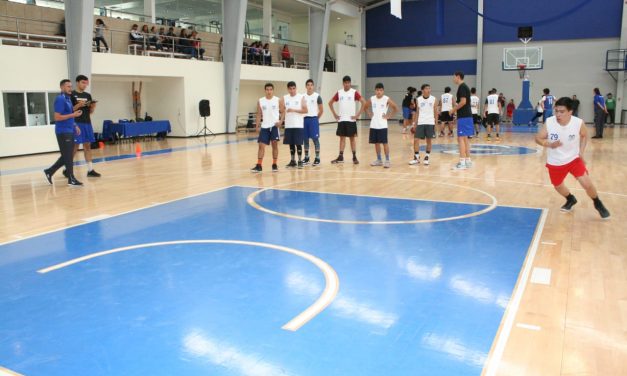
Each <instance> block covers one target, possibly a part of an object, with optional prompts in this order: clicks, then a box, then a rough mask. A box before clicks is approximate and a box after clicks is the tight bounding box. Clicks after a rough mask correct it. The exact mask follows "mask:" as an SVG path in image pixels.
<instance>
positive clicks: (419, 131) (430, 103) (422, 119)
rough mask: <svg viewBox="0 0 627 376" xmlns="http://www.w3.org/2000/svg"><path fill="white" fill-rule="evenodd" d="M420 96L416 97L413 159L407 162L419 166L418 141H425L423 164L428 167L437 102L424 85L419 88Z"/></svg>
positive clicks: (427, 86) (428, 88)
mask: <svg viewBox="0 0 627 376" xmlns="http://www.w3.org/2000/svg"><path fill="white" fill-rule="evenodd" d="M420 91H421V92H422V95H420V96H419V97H418V106H417V109H416V111H417V112H416V116H415V117H414V118H415V119H416V120H415V121H414V123H415V124H416V131H415V133H414V159H412V160H411V161H409V164H410V165H417V164H420V140H424V139H426V140H427V153H426V156H425V159H424V160H423V164H425V165H427V166H428V165H429V157H430V155H431V143H432V140H433V138H434V137H435V119H437V118H438V100H437V98H436V97H434V96H433V95H431V86H430V85H429V84H424V85H422V87H421V88H420Z"/></svg>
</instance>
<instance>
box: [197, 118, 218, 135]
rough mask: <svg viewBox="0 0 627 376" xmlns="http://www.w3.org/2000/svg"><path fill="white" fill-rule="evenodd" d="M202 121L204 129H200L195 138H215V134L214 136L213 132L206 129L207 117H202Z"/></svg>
mask: <svg viewBox="0 0 627 376" xmlns="http://www.w3.org/2000/svg"><path fill="white" fill-rule="evenodd" d="M203 119H204V120H205V126H204V127H202V129H201V130H200V131H199V132H198V133H197V134H196V137H198V136H203V137H207V136H208V135H209V136H213V137H215V136H216V134H215V133H213V132H212V131H211V129H209V128H207V117H206V116H203Z"/></svg>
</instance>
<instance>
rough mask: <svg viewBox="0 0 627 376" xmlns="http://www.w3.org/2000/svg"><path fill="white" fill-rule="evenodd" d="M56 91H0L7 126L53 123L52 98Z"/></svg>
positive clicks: (34, 125)
mask: <svg viewBox="0 0 627 376" xmlns="http://www.w3.org/2000/svg"><path fill="white" fill-rule="evenodd" d="M57 95H58V93H56V92H53V93H46V92H43V91H42V92H29V93H24V92H21V93H2V102H3V107H4V124H5V127H7V128H15V127H38V126H45V125H49V124H54V100H55V99H56V97H57Z"/></svg>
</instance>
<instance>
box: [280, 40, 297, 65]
mask: <svg viewBox="0 0 627 376" xmlns="http://www.w3.org/2000/svg"><path fill="white" fill-rule="evenodd" d="M281 60H283V61H284V64H285V65H286V66H287V67H288V68H289V67H291V66H292V65H294V59H293V58H292V54H291V53H290V49H289V47H287V44H285V45H283V49H282V50H281Z"/></svg>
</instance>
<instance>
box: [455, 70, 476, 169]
mask: <svg viewBox="0 0 627 376" xmlns="http://www.w3.org/2000/svg"><path fill="white" fill-rule="evenodd" d="M453 82H455V84H457V85H459V87H458V88H457V105H456V106H455V107H453V109H452V110H451V113H452V114H455V113H457V143H458V145H459V163H457V164H456V165H455V167H454V169H456V170H465V169H467V168H470V167H472V162H471V161H470V142H469V141H468V136H472V135H473V133H474V127H473V125H472V111H471V110H470V88H469V87H468V85H466V84H465V83H464V72H460V71H457V72H455V74H454V75H453Z"/></svg>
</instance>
